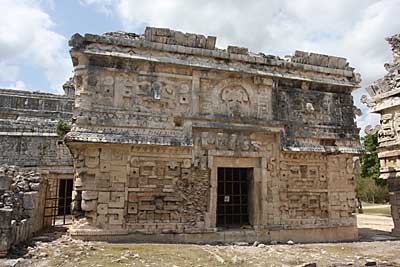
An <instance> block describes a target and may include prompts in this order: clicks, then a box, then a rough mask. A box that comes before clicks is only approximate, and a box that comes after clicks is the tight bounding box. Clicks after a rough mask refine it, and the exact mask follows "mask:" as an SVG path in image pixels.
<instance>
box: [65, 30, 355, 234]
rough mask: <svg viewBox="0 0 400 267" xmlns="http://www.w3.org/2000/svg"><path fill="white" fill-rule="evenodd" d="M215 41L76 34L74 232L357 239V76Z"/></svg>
mask: <svg viewBox="0 0 400 267" xmlns="http://www.w3.org/2000/svg"><path fill="white" fill-rule="evenodd" d="M215 41H216V38H215V37H210V36H208V37H205V36H203V35H198V34H188V33H186V34H185V33H181V32H178V31H173V30H169V29H160V28H149V27H148V28H146V31H145V34H144V35H136V34H128V33H121V32H118V33H107V34H104V35H91V34H86V35H85V36H81V35H79V34H75V35H74V36H73V37H72V39H71V40H70V46H71V47H72V49H71V56H72V61H73V64H74V68H75V76H74V85H75V88H76V91H75V94H76V99H75V115H74V116H75V118H74V119H75V124H74V126H73V128H72V131H71V132H70V133H68V134H67V136H66V139H65V140H66V142H67V145H68V147H69V148H70V150H71V152H72V154H73V157H74V164H75V184H74V186H75V188H74V190H75V191H74V209H75V212H76V214H77V219H76V220H75V222H74V225H73V227H72V228H71V234H72V235H73V236H76V237H79V238H85V239H107V238H112V239H114V240H115V239H118V238H119V239H121V240H147V241H151V240H158V241H175V242H217V241H237V240H246V241H251V240H256V239H257V240H259V241H261V240H263V241H268V240H272V239H274V240H282V241H283V240H288V239H292V240H297V241H327V240H352V239H356V238H357V226H356V219H355V217H354V215H353V214H352V212H353V210H354V207H355V193H354V175H353V160H352V157H353V155H356V154H358V153H360V152H361V150H362V149H361V146H360V144H359V136H358V132H359V129H357V127H356V124H355V121H354V117H355V115H354V114H355V113H354V111H355V108H354V106H353V99H352V96H351V92H352V90H353V89H355V88H357V87H358V84H359V82H360V79H359V75H358V74H356V73H354V70H353V68H351V67H349V66H348V63H347V61H346V59H344V58H338V57H331V56H326V55H319V54H312V53H311V54H309V53H306V52H300V51H297V52H296V53H295V55H294V56H292V57H290V58H287V59H281V58H279V57H275V56H269V55H268V56H266V55H264V54H254V53H251V52H248V50H247V49H246V48H240V47H233V46H230V47H228V49H227V50H222V49H218V48H216V47H215ZM229 179H231V180H229ZM239 184H240V185H239ZM230 190H232V192H230ZM236 191H238V192H236ZM239 191H240V192H239ZM221 192H222V193H221ZM235 192H236V193H235ZM221 203H222V204H221ZM235 205H236V206H235ZM237 207H240V208H237ZM224 209H225V210H224ZM232 209H233V211H232ZM235 209H237V210H238V211H234V210H235ZM227 214H228V215H227ZM221 221H223V223H221ZM226 225H229V226H235V227H233V228H230V230H231V231H225V230H226V227H225V226H226Z"/></svg>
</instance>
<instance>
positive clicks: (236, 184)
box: [217, 168, 253, 228]
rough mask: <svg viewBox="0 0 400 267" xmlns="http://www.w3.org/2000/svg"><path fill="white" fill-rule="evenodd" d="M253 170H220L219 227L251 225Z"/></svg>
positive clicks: (218, 195) (218, 196)
mask: <svg viewBox="0 0 400 267" xmlns="http://www.w3.org/2000/svg"><path fill="white" fill-rule="evenodd" d="M252 173H253V169H252V168H218V189H217V190H218V194H217V227H225V228H235V227H241V226H244V225H249V211H248V203H249V199H248V195H249V193H248V191H249V182H250V178H251V176H252Z"/></svg>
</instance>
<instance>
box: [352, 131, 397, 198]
mask: <svg viewBox="0 0 400 267" xmlns="http://www.w3.org/2000/svg"><path fill="white" fill-rule="evenodd" d="M361 141H362V143H363V144H364V148H365V150H366V152H367V153H365V154H364V155H362V156H360V164H361V169H360V174H359V175H358V176H357V195H358V197H359V198H360V199H361V200H362V201H365V202H372V203H385V202H387V201H388V200H389V191H388V185H387V183H386V180H382V179H379V174H380V173H379V168H380V165H379V158H378V134H377V133H375V134H369V135H366V136H365V137H362V138H361Z"/></svg>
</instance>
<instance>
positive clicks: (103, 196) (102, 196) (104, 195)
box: [98, 192, 110, 203]
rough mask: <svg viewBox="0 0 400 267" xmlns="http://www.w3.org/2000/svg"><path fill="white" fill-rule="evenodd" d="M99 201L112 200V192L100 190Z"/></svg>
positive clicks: (106, 201)
mask: <svg viewBox="0 0 400 267" xmlns="http://www.w3.org/2000/svg"><path fill="white" fill-rule="evenodd" d="M98 202H99V203H109V202H110V192H98Z"/></svg>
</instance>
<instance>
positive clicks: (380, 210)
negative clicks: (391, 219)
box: [363, 206, 391, 216]
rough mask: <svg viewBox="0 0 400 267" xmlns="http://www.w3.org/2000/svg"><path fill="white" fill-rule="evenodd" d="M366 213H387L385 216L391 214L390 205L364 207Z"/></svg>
mask: <svg viewBox="0 0 400 267" xmlns="http://www.w3.org/2000/svg"><path fill="white" fill-rule="evenodd" d="M363 211H364V214H375V215H378V214H380V215H385V216H391V213H390V206H388V207H383V208H382V207H379V208H372V207H368V208H364V209H363Z"/></svg>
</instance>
